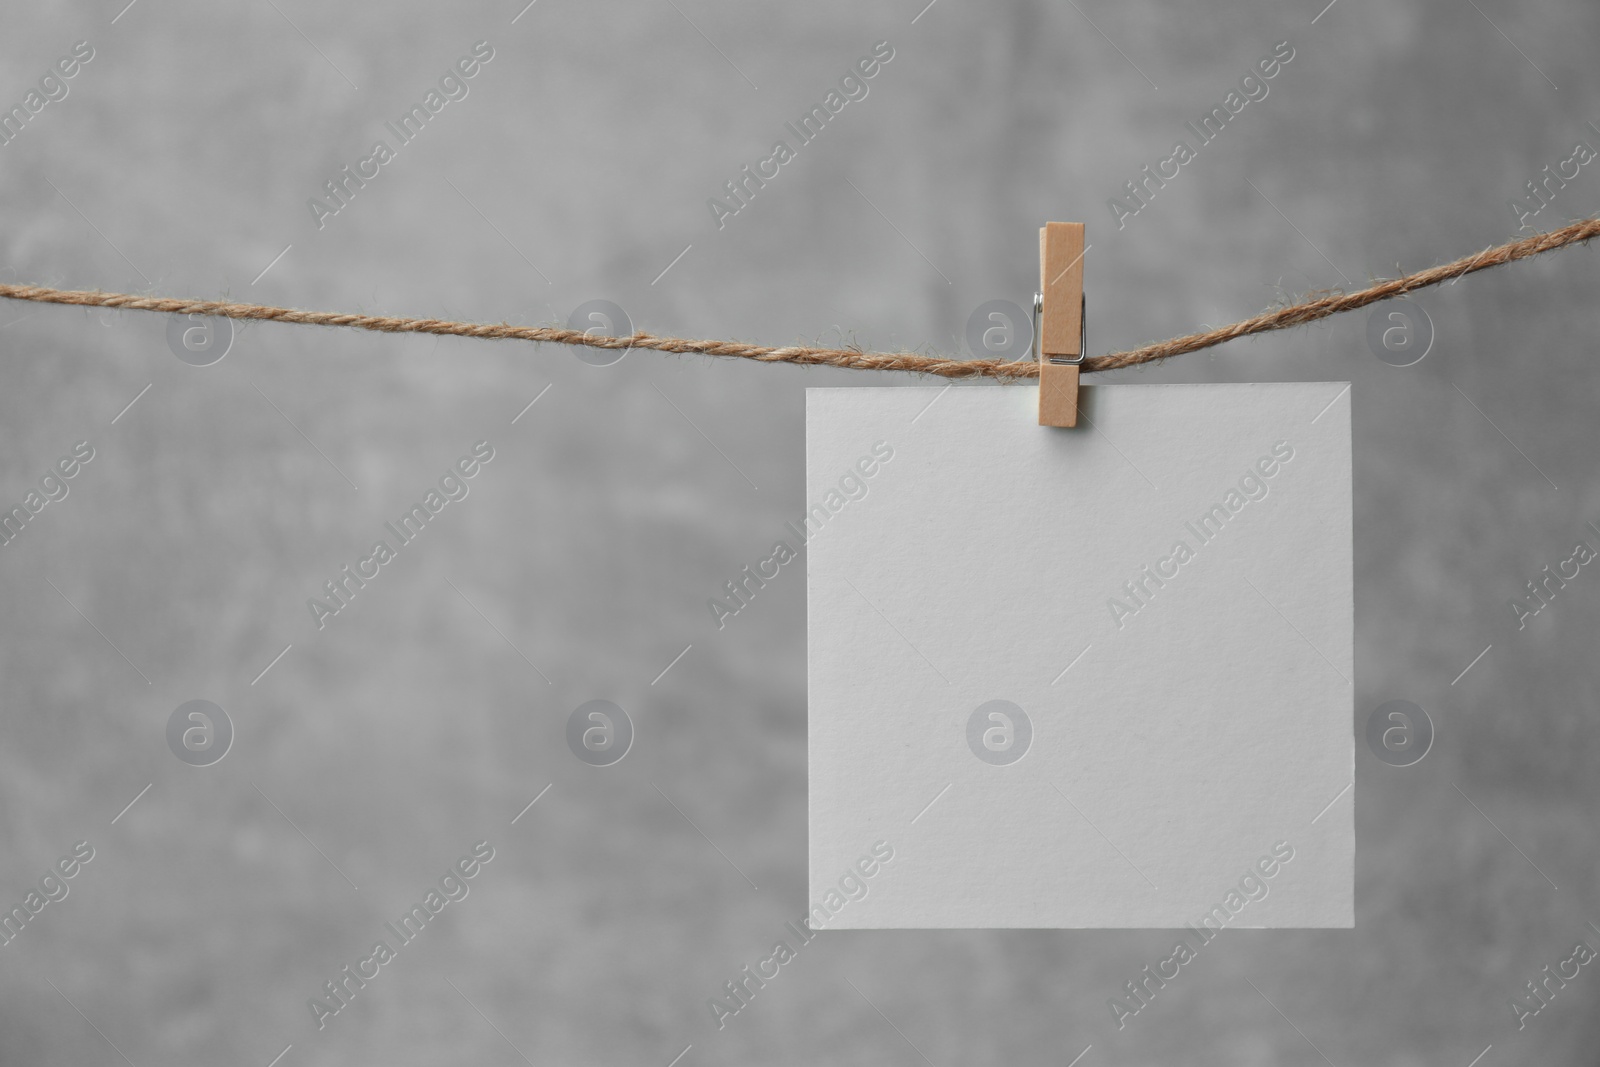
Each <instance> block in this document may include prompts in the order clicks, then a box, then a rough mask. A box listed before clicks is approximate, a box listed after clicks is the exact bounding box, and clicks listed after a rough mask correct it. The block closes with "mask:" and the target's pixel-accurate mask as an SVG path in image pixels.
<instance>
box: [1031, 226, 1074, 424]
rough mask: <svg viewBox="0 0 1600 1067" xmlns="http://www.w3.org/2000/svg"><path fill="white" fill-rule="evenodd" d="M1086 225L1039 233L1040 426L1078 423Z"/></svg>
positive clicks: (1037, 337) (1037, 340) (1036, 338)
mask: <svg viewBox="0 0 1600 1067" xmlns="http://www.w3.org/2000/svg"><path fill="white" fill-rule="evenodd" d="M1083 251H1084V249H1083V223H1081V222H1047V223H1045V225H1044V229H1042V230H1040V231H1039V295H1038V296H1037V297H1035V298H1034V312H1035V318H1036V319H1037V321H1036V322H1035V325H1034V331H1033V332H1034V346H1035V348H1036V349H1037V351H1038V354H1039V425H1040V426H1076V425H1078V369H1079V366H1080V365H1081V364H1082V363H1083V336H1084V326H1083V317H1084V310H1085V305H1084V298H1083Z"/></svg>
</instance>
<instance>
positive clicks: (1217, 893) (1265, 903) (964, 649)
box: [806, 382, 1355, 940]
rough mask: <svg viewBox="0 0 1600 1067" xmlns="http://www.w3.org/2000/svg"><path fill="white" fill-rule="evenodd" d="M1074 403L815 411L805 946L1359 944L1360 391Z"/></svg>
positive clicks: (830, 405) (1163, 388)
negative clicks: (889, 931) (1040, 937)
mask: <svg viewBox="0 0 1600 1067" xmlns="http://www.w3.org/2000/svg"><path fill="white" fill-rule="evenodd" d="M1082 396H1083V402H1082V418H1081V419H1080V426H1079V427H1078V428H1077V429H1073V430H1065V429H1054V428H1049V427H1041V426H1039V425H1037V421H1038V420H1037V405H1038V394H1037V391H1036V390H1034V389H1027V388H1003V387H993V386H991V387H987V388H984V387H978V388H970V387H969V388H942V389H941V388H938V387H932V388H864V389H810V390H807V394H806V503H807V508H808V512H807V519H806V526H807V535H808V537H809V540H808V541H807V545H808V549H809V555H810V559H809V563H808V585H809V592H808V597H809V606H810V614H809V640H810V649H809V660H810V662H809V673H810V722H809V730H810V788H811V796H810V806H811V904H812V924H813V925H814V926H817V927H824V928H829V929H835V928H842V927H853V928H882V927H1163V928H1178V927H1182V926H1186V925H1192V926H1194V927H1195V928H1196V930H1197V932H1203V928H1207V927H1209V928H1211V929H1221V928H1223V927H1272V926H1296V927H1333V926H1341V927H1348V926H1352V925H1353V924H1354V885H1353V883H1354V869H1355V828H1354V815H1353V811H1354V808H1353V805H1354V797H1353V793H1354V790H1353V773H1354V745H1353V737H1352V734H1353V731H1352V727H1351V722H1352V712H1353V708H1352V699H1353V689H1352V683H1353V678H1354V671H1353V664H1352V649H1351V645H1352V639H1353V634H1352V630H1353V617H1352V616H1353V605H1352V594H1351V580H1352V576H1351V514H1350V387H1349V385H1347V384H1345V383H1342V382H1332V383H1307V384H1298V383H1297V384H1263V385H1106V386H1090V387H1086V388H1085V389H1084V390H1083V394H1082ZM1204 937H1205V939H1206V940H1209V935H1204Z"/></svg>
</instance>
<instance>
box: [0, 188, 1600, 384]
mask: <svg viewBox="0 0 1600 1067" xmlns="http://www.w3.org/2000/svg"><path fill="white" fill-rule="evenodd" d="M1597 236H1600V219H1583V220H1580V221H1578V222H1574V223H1572V224H1570V225H1568V226H1564V227H1562V228H1561V229H1558V230H1551V231H1549V232H1548V233H1538V234H1534V235H1533V236H1531V237H1524V238H1520V239H1518V240H1515V241H1508V242H1506V243H1505V244H1502V245H1495V246H1493V247H1490V248H1486V249H1484V250H1483V251H1482V252H1479V253H1478V254H1477V255H1474V256H1466V257H1464V258H1462V259H1458V260H1455V261H1454V262H1452V263H1445V264H1443V265H1441V266H1437V267H1430V268H1428V269H1427V270H1423V271H1419V272H1417V273H1415V274H1407V275H1405V276H1403V277H1399V278H1390V279H1387V280H1384V281H1379V282H1376V283H1374V284H1372V285H1370V286H1368V287H1367V288H1365V289H1358V290H1356V291H1355V292H1349V293H1346V292H1342V291H1339V290H1322V291H1318V292H1314V293H1311V294H1308V296H1307V297H1306V299H1304V300H1302V301H1301V302H1299V303H1296V304H1289V305H1285V306H1282V307H1277V308H1273V309H1270V310H1268V311H1264V312H1262V313H1261V314H1259V315H1257V316H1255V317H1254V318H1249V319H1245V320H1244V321H1242V322H1235V323H1233V324H1232V325H1229V326H1220V327H1218V328H1216V329H1214V330H1207V331H1205V332H1204V333H1191V334H1186V335H1184V336H1182V337H1174V338H1172V339H1171V340H1168V341H1160V342H1157V343H1155V344H1149V345H1145V346H1143V347H1142V348H1133V349H1129V350H1127V351H1123V352H1112V353H1109V354H1107V355H1103V356H1090V357H1088V358H1086V359H1084V361H1083V366H1082V369H1083V370H1084V371H1086V372H1090V371H1105V370H1117V369H1120V368H1122V367H1134V366H1138V365H1139V364H1142V363H1153V362H1155V361H1157V360H1162V359H1167V358H1169V357H1171V356H1178V355H1183V354H1184V353H1186V352H1197V351H1199V350H1200V349H1202V348H1211V347H1212V346H1214V345H1220V344H1222V343H1223V342H1224V341H1231V340H1233V339H1235V338H1238V337H1249V336H1251V335H1252V334H1258V333H1267V332H1269V331H1272V330H1284V329H1288V328H1289V327H1291V326H1302V325H1305V324H1306V323H1310V322H1316V321H1317V320H1318V319H1325V318H1328V317H1329V316H1331V315H1337V314H1339V313H1340V312H1344V311H1355V310H1357V309H1358V308H1363V307H1366V306H1367V305H1369V304H1375V303H1377V302H1378V301H1380V300H1388V299H1390V298H1392V297H1397V296H1404V295H1405V294H1407V293H1411V292H1415V291H1416V290H1418V289H1426V288H1428V287H1429V286H1433V285H1439V284H1440V283H1442V282H1447V281H1450V280H1451V279H1453V278H1461V277H1465V276H1466V275H1468V274H1474V273H1476V272H1478V271H1480V270H1489V269H1490V268H1491V267H1499V266H1503V265H1504V264H1507V263H1513V262H1516V261H1517V260H1519V259H1528V258H1530V257H1532V256H1537V255H1541V254H1542V253H1545V252H1553V251H1555V250H1556V249H1559V248H1565V247H1567V246H1568V245H1572V244H1578V243H1581V242H1585V241H1588V240H1590V239H1592V238H1594V237H1597ZM0 297H6V298H8V299H11V300H33V301H37V302H39V303H45V304H71V305H76V306H80V307H105V308H123V309H126V310H129V311H159V312H166V313H169V314H176V315H211V316H218V317H222V318H229V319H262V320H266V321H270V322H298V323H303V324H306V325H311V326H346V327H351V328H354V329H358V330H375V331H377V332H379V333H427V334H442V335H445V336H450V337H484V338H492V339H495V340H506V339H509V340H518V341H535V342H544V343H549V344H560V345H581V346H586V347H589V348H607V349H633V348H642V349H651V350H654V351H657V352H678V353H684V354H690V355H702V356H725V357H731V358H736V359H753V360H756V361H758V362H761V363H800V364H809V365H824V366H829V367H849V368H852V369H855V370H887V371H912V372H915V373H919V374H933V375H937V376H938V377H941V378H974V377H985V378H1001V379H1017V378H1037V377H1038V376H1039V364H1038V363H1037V362H1035V361H1034V360H1031V359H1023V360H1019V361H1015V362H1013V361H1010V360H1000V359H950V358H947V357H944V356H930V355H923V354H922V353H918V352H865V351H862V350H860V349H856V348H811V347H806V346H801V345H790V346H786V347H782V348H772V347H768V346H765V345H752V344H745V343H744V342H741V341H695V340H687V339H684V338H680V337H656V336H654V335H653V334H648V333H635V334H633V335H632V336H629V337H605V336H602V335H599V334H593V333H584V332H582V331H580V330H572V329H566V328H562V327H556V326H512V325H510V324H509V323H504V322H501V323H473V322H455V321H451V320H448V319H413V318H399V317H394V316H389V315H352V314H341V313H339V312H332V311H300V310H296V309H295V308H281V307H271V306H268V305H265V304H236V303H231V302H228V301H222V300H181V299H176V298H173V297H159V296H138V295H135V294H132V293H104V292H99V291H91V290H81V289H77V290H75V289H51V288H48V287H45V286H39V285H4V284H0Z"/></svg>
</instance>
